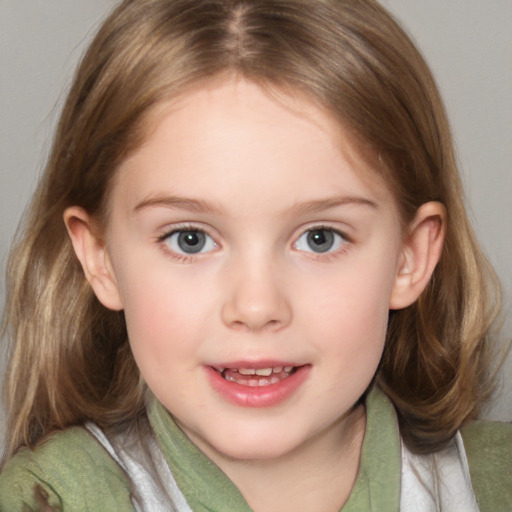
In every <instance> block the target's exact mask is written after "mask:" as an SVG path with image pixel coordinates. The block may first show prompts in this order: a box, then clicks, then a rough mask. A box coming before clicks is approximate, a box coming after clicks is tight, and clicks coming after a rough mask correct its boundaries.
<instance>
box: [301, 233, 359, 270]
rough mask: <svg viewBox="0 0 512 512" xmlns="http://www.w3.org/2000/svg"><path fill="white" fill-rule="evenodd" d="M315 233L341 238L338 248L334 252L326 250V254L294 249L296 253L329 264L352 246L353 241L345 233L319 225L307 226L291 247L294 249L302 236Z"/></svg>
mask: <svg viewBox="0 0 512 512" xmlns="http://www.w3.org/2000/svg"><path fill="white" fill-rule="evenodd" d="M315 231H327V232H330V233H333V234H334V235H337V236H339V237H341V239H342V242H341V246H340V247H339V248H336V249H334V250H327V251H326V252H315V251H302V250H300V249H296V250H297V251H300V252H304V253H305V254H306V255H307V257H308V258H310V259H313V260H316V261H322V262H329V261H332V260H334V259H336V258H337V257H339V256H341V255H343V254H345V253H346V252H347V251H348V250H349V249H350V247H351V246H352V243H353V241H352V240H351V238H350V237H348V236H347V235H346V234H345V233H343V232H342V231H340V230H338V229H335V228H333V227H332V226H329V225H324V224H320V225H316V226H315V225H313V226H309V227H308V228H307V229H305V230H302V231H301V234H300V235H299V236H298V237H297V238H295V242H294V243H293V247H294V248H295V246H296V245H297V243H298V242H299V240H300V239H301V238H302V237H303V236H305V235H307V234H308V233H313V232H315Z"/></svg>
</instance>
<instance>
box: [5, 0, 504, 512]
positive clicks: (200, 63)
mask: <svg viewBox="0 0 512 512" xmlns="http://www.w3.org/2000/svg"><path fill="white" fill-rule="evenodd" d="M461 196H462V194H461V186H460V182H459V178H458V175H457V171H456V167H455V163H454V156H453V150H452V145H451V140H450V133H449V130H448V123H447V120H446V116H445V114H444V111H443V107H442V103H441V100H440V98H439V96H438V93H437V90H436V88H435V85H434V82H433V79H432V77H431V75H430V73H429V70H428V68H427V67H426V65H425V63H424V61H423V60H422V58H421V57H420V55H419V54H418V52H417V51H416V50H415V48H414V47H413V45H412V44H411V42H410V41H409V40H408V38H407V37H406V36H405V35H404V33H403V32H402V30H401V29H400V28H399V27H398V26H397V25H396V23H395V22H394V21H393V20H392V19H391V18H390V16H389V15H388V14H387V13H386V12H385V11H384V10H383V9H382V7H380V6H379V5H378V4H377V3H376V2H374V1H372V0H364V1H363V0H316V1H314V2H312V1H311V0H307V1H305V0H174V1H172V2H171V1H169V0H125V1H124V2H122V3H121V4H120V5H119V6H118V7H117V8H116V9H115V10H114V11H113V13H112V14H111V16H110V17H109V18H108V19H107V20H106V22H105V23H104V25H103V26H102V28H101V29H100V31H99V33H98V35H97V37H96V38H95V40H94V41H93V43H92V44H91V47H90V48H89V51H88V52H87V54H86V55H85V57H84V59H83V62H82V64H81V66H80V68H79V70H78V73H77V75H76V78H75V81H74V85H73V87H72V89H71V92H70V94H69V97H68V100H67V103H66V105H65V108H64V111H63V113H62V118H61V121H60V124H59V127H58V131H57V135H56V138H55V143H54V147H53V151H52V153H51V156H50V159H49V163H48V166H47V169H46V173H45V175H44V177H43V180H42V182H41V184H40V186H39V189H38V192H37V194H36V196H35V198H34V200H33V203H32V206H31V210H30V213H29V215H28V218H27V221H26V227H25V230H24V233H23V236H22V237H21V239H20V241H19V242H18V244H17V245H16V247H15V248H14V249H13V252H12V255H11V259H10V265H9V290H8V307H7V311H6V321H5V325H6V328H7V329H8V332H9V334H10V336H11V339H12V352H11V358H10V363H9V370H8V374H7V377H6V382H5V398H6V404H7V410H8V422H9V425H8V428H9V435H8V450H7V456H6V459H5V461H4V464H3V471H2V474H1V476H0V496H1V497H0V509H1V510H6V511H15V510H27V509H28V510H64V511H68V510H72V511H81V510H144V511H146V510H147V511H160V510H162V511H163V510H177V511H190V510H193V511H203V510H204V511H206V510H215V511H219V512H220V511H222V512H225V511H228V512H229V511H232V512H241V511H242V512H243V511H249V510H254V511H256V512H260V511H265V512H269V511H270V512H272V511H277V510H280V511H281V510H294V511H322V512H324V511H325V512H331V511H332V512H334V511H339V510H343V511H344V512H346V511H362V510H378V511H379V512H382V511H384V512H386V511H396V510H398V509H401V510H405V511H409V510H421V511H431V510H441V509H442V510H454V511H455V510H456V511H460V510H465V511H477V510H482V511H485V510H493V511H496V510H510V509H511V508H512V494H511V492H510V489H511V480H510V474H511V473H510V469H511V461H512V455H511V447H512V429H511V428H510V426H508V425H500V424H487V423H478V422H470V420H472V419H474V418H475V416H476V415H477V413H478V409H479V406H480V404H481V403H482V401H483V400H484V399H485V397H486V396H488V393H489V390H490V385H491V379H490V378H489V369H490V359H489V355H490V350H489V349H490V347H489V335H488V334H489V330H490V326H491V323H492V320H493V318H494V316H495V314H496V311H495V309H496V306H495V304H496V303H497V301H496V295H495V294H496V291H495V283H494V281H493V277H492V276H493V274H492V272H491V270H490V269H489V267H488V265H487V263H486V262H485V260H484V258H483V256H482V254H481V252H480V251H479V249H478V246H477V244H476V242H475V240H474V237H473V234H472V230H471V227H470V226H469V223H468V220H467V217H466V214H465V211H464V206H463V202H462V199H461ZM27 311H30V314H29V315H28V314H27Z"/></svg>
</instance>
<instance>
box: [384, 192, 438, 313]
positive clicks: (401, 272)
mask: <svg viewBox="0 0 512 512" xmlns="http://www.w3.org/2000/svg"><path fill="white" fill-rule="evenodd" d="M445 232H446V209H445V207H444V205H442V204H441V203H438V202H434V201H432V202H429V203H425V204H424V205H422V206H421V207H420V208H419V210H418V211H417V213H416V216H415V217H414V219H413V221H412V222H411V223H410V225H409V229H408V232H407V236H406V238H405V240H404V243H403V248H402V257H401V259H400V262H399V267H398V270H397V274H396V278H395V283H394V286H393V290H392V293H391V298H390V303H389V307H390V309H402V308H405V307H407V306H410V305H411V304H412V303H413V302H415V301H416V299H417V298H418V297H419V296H420V294H421V292H422V291H423V290H424V289H425V287H426V286H427V284H428V282H429V280H430V278H431V277H432V273H433V272H434V269H435V267H436V265H437V263H438V261H439V258H440V257H441V252H442V250H443V242H444V236H445Z"/></svg>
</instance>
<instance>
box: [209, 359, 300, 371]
mask: <svg viewBox="0 0 512 512" xmlns="http://www.w3.org/2000/svg"><path fill="white" fill-rule="evenodd" d="M209 366H211V367H212V368H215V369H216V370H219V369H223V370H224V369H226V368H231V369H238V368H246V369H254V370H262V369H264V368H278V367H281V366H282V367H283V368H284V367H288V366H292V367H294V368H295V367H298V366H304V364H301V363H297V362H291V361H278V360H264V361H230V362H226V363H218V364H217V363H216V364H212V365H209Z"/></svg>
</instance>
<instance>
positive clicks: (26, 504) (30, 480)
mask: <svg viewBox="0 0 512 512" xmlns="http://www.w3.org/2000/svg"><path fill="white" fill-rule="evenodd" d="M37 487H39V489H40V490H41V492H42V493H43V494H45V495H47V496H48V502H49V504H50V505H51V506H53V507H58V509H59V510H66V511H70V512H75V511H76V512H78V511H93V510H120V511H124V510H126V511H128V510H130V511H131V510H133V508H132V505H131V502H130V486H129V482H128V480H127V478H126V476H125V474H124V473H123V471H122V470H121V468H120V467H119V466H118V465H117V463H116V462H115V461H114V460H113V459H112V458H111V457H110V456H109V455H108V453H107V452H106V451H105V450H104V449H103V447H102V446H101V445H100V444H99V443H98V442H97V441H96V439H95V438H94V437H93V436H92V435H91V434H90V433H89V432H88V431H87V430H86V429H84V428H81V427H73V428H69V429H67V430H64V431H62V432H58V433H56V434H54V435H52V436H51V437H50V438H49V439H48V440H47V441H45V442H44V443H42V444H41V445H40V446H38V447H37V448H36V449H34V450H23V451H21V452H19V453H18V454H16V455H15V456H14V457H13V458H12V459H11V460H10V461H9V462H7V464H6V465H5V467H4V468H3V470H2V473H1V474H0V511H1V512H4V511H6V512H15V511H21V510H39V508H38V507H39V506H38V504H37V499H36V496H35V489H36V488H37Z"/></svg>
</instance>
